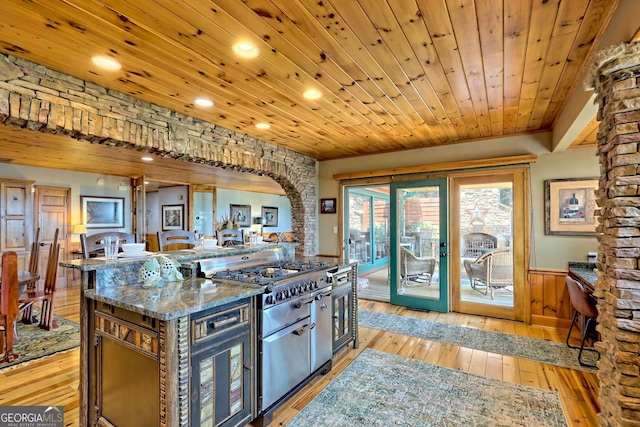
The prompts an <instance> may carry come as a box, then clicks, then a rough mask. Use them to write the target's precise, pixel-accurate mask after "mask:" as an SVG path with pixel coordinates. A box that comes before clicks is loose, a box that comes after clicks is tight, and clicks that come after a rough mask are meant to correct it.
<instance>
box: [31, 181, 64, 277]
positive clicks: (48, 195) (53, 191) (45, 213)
mask: <svg viewBox="0 0 640 427" xmlns="http://www.w3.org/2000/svg"><path fill="white" fill-rule="evenodd" d="M70 197H71V189H70V188H65V187H47V186H38V185H36V186H35V197H34V199H35V207H34V211H35V213H36V214H35V215H34V217H35V229H37V228H38V227H40V242H41V243H40V266H39V272H40V277H44V275H45V272H46V270H47V260H48V259H49V250H50V245H51V243H52V241H53V237H54V235H55V232H56V229H58V230H59V232H58V243H59V244H60V255H59V259H60V260H63V259H68V258H70V256H69V249H68V248H69V247H70V245H69V231H70V230H69V218H70V214H71V206H70ZM66 274H67V269H66V268H58V287H64V286H67V280H66Z"/></svg>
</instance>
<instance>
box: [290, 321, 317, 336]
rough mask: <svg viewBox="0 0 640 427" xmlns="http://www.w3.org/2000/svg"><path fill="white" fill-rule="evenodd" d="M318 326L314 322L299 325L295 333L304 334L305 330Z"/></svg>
mask: <svg viewBox="0 0 640 427" xmlns="http://www.w3.org/2000/svg"><path fill="white" fill-rule="evenodd" d="M315 327H316V324H315V323H312V324H311V325H304V326H301V327H299V328H298V329H294V331H293V334H294V335H304V331H305V330H306V329H307V328H309V329H313V328H315Z"/></svg>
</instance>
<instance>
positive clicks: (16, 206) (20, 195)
mask: <svg viewBox="0 0 640 427" xmlns="http://www.w3.org/2000/svg"><path fill="white" fill-rule="evenodd" d="M5 197H6V198H5V201H6V205H5V206H6V209H7V210H6V214H7V216H12V215H18V216H24V215H25V214H26V212H27V206H26V203H27V190H26V188H24V187H14V186H10V185H7V186H6V187H5Z"/></svg>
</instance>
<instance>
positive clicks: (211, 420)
mask: <svg viewBox="0 0 640 427" xmlns="http://www.w3.org/2000/svg"><path fill="white" fill-rule="evenodd" d="M250 313H251V310H250V306H249V304H243V305H239V306H232V307H227V308H226V309H223V310H222V311H216V312H211V313H203V314H198V315H197V317H194V318H192V320H191V330H192V334H191V339H192V343H191V344H192V347H191V349H192V355H191V399H190V400H191V417H190V418H191V425H193V426H202V427H222V426H225V427H226V426H244V425H246V424H247V423H248V422H249V421H251V419H252V418H253V408H252V405H251V397H252V387H253V382H254V381H253V378H252V374H253V371H254V369H253V361H252V351H251V348H252V346H251V337H252V333H251V326H252V322H251V316H250Z"/></svg>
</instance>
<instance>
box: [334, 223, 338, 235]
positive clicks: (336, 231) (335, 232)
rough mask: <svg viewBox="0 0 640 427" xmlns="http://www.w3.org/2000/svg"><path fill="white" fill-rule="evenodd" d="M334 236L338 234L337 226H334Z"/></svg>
mask: <svg viewBox="0 0 640 427" xmlns="http://www.w3.org/2000/svg"><path fill="white" fill-rule="evenodd" d="M333 234H338V226H337V225H334V226H333Z"/></svg>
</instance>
